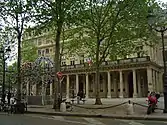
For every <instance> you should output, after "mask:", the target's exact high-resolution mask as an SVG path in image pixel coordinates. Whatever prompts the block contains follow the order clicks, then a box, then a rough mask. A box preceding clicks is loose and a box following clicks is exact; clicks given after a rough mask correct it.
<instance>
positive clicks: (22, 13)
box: [0, 0, 33, 103]
mask: <svg viewBox="0 0 167 125" xmlns="http://www.w3.org/2000/svg"><path fill="white" fill-rule="evenodd" d="M0 4H1V6H2V11H1V17H2V18H3V20H4V22H5V25H6V26H7V27H9V28H10V29H12V30H13V32H15V34H16V38H17V45H18V55H17V82H18V84H17V98H18V100H21V74H20V73H21V43H22V34H23V31H24V27H26V25H27V24H28V23H29V22H30V20H31V19H32V14H33V10H32V8H31V7H32V6H31V2H30V1H29V0H10V1H8V0H4V1H2V2H1V3H0ZM18 103H19V101H18Z"/></svg>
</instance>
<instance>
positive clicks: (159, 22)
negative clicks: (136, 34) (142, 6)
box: [147, 11, 167, 113]
mask: <svg viewBox="0 0 167 125" xmlns="http://www.w3.org/2000/svg"><path fill="white" fill-rule="evenodd" d="M163 12H164V11H161V13H159V14H160V17H157V16H156V15H154V14H150V15H149V16H148V17H147V18H148V22H149V25H150V27H151V29H153V30H155V31H156V32H158V33H160V34H161V42H162V55H163V65H164V74H163V84H164V91H163V92H164V110H163V112H164V113H167V70H166V68H167V66H166V61H167V58H166V56H165V43H164V34H165V32H166V31H167V27H166V26H165V22H164V21H166V16H167V15H166V13H163ZM163 14H164V15H163ZM162 15H163V16H162Z"/></svg>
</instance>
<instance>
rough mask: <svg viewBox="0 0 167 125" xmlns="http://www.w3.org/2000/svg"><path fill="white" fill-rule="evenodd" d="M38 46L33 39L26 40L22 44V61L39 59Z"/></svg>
mask: <svg viewBox="0 0 167 125" xmlns="http://www.w3.org/2000/svg"><path fill="white" fill-rule="evenodd" d="M37 57H38V54H37V47H36V45H35V44H34V43H33V42H31V41H24V42H23V44H22V61H23V63H24V62H34V61H35V59H37Z"/></svg>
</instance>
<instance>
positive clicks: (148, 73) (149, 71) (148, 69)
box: [147, 68, 153, 92]
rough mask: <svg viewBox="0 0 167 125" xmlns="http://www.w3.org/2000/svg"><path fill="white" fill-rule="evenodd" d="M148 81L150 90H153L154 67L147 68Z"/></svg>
mask: <svg viewBox="0 0 167 125" xmlns="http://www.w3.org/2000/svg"><path fill="white" fill-rule="evenodd" d="M147 83H148V91H149V92H152V91H153V80H152V69H151V68H147Z"/></svg>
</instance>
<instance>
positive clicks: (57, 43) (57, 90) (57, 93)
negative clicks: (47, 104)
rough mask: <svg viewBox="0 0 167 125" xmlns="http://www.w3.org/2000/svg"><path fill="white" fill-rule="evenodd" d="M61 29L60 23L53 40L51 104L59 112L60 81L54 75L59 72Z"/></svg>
mask: <svg viewBox="0 0 167 125" xmlns="http://www.w3.org/2000/svg"><path fill="white" fill-rule="evenodd" d="M61 29H62V23H59V24H58V27H57V34H56V40H55V58H54V62H55V66H54V68H55V69H54V70H55V72H54V75H55V77H54V82H55V94H54V103H53V108H54V109H55V110H56V111H59V110H60V100H61V95H60V89H61V88H60V81H59V79H58V78H57V75H56V73H57V72H59V71H60V35H61Z"/></svg>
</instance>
